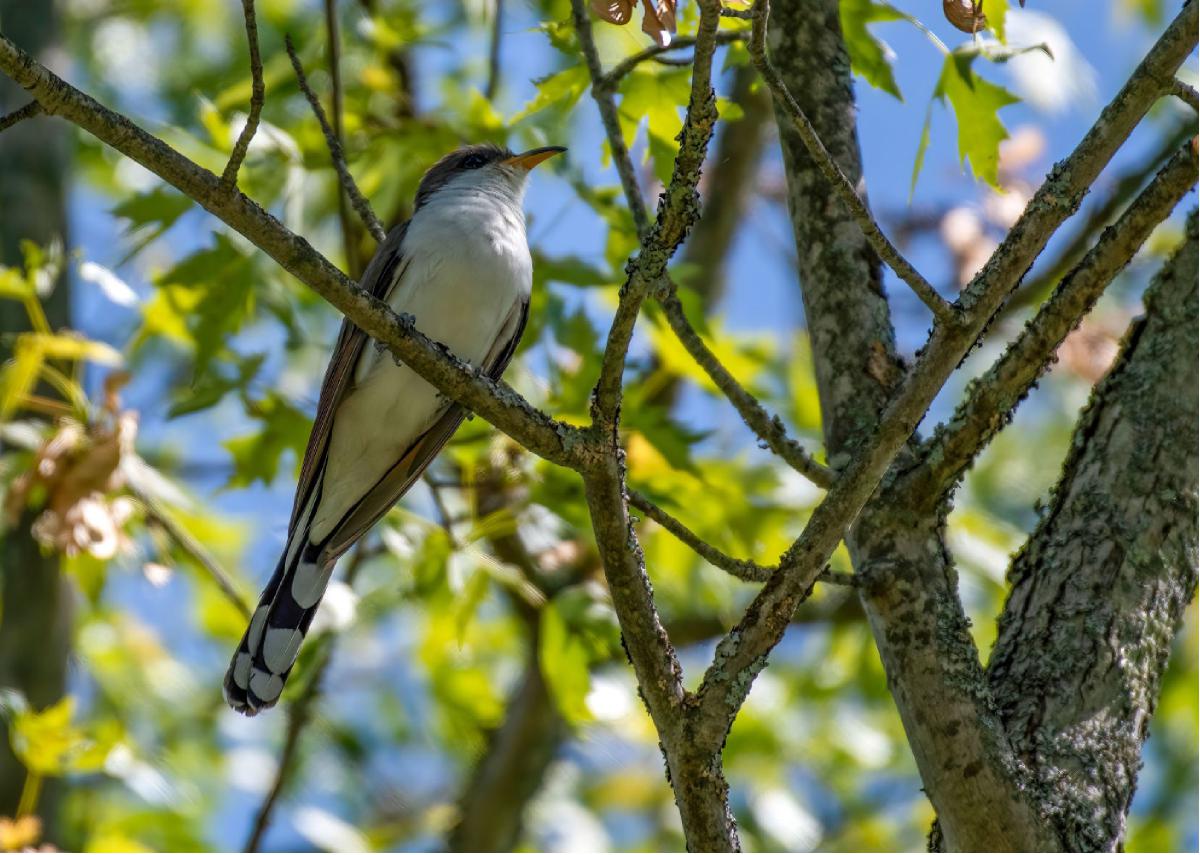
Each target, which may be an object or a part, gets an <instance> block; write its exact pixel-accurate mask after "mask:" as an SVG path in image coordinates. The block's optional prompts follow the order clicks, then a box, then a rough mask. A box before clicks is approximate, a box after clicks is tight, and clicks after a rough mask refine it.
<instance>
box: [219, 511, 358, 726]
mask: <svg viewBox="0 0 1200 855" xmlns="http://www.w3.org/2000/svg"><path fill="white" fill-rule="evenodd" d="M313 492H314V493H316V492H317V491H316V490H314V491H313ZM315 504H316V503H315V502H312V503H310V505H309V507H308V508H307V509H306V510H307V513H305V514H304V516H303V518H302V519H301V520H299V521H298V523H297V525H296V526H295V527H294V528H293V529H292V533H291V536H290V537H289V538H288V543H287V547H286V548H285V549H284V553H283V555H282V556H280V558H279V564H278V565H277V566H276V567H275V573H274V574H273V575H272V576H271V581H270V582H268V583H267V587H266V588H265V589H264V590H263V593H262V597H260V598H259V601H258V608H256V609H255V610H254V616H253V617H251V619H250V626H249V628H247V630H246V634H245V635H243V636H242V641H241V644H239V645H238V648H237V651H236V652H235V653H234V654H233V661H231V662H230V663H229V670H228V671H226V672H225V701H226V703H228V704H229V705H230V706H231V707H233V708H234V709H235V710H237V711H238V712H240V713H243V714H245V715H248V716H252V715H257V714H258V713H259V712H260V711H262V710H265V709H269V708H270V707H273V706H275V703H276V702H277V701H278V700H279V696H280V694H281V693H282V692H283V684H284V682H285V681H286V680H287V678H288V674H289V673H290V672H291V670H292V666H293V665H294V664H296V656H297V654H299V652H300V643H301V642H302V641H303V640H304V634H305V633H306V632H307V631H308V627H309V624H310V623H312V619H313V615H315V614H316V613H317V606H318V605H320V602H321V597H322V596H324V594H325V588H326V587H327V586H328V585H329V577H330V574H331V573H332V572H333V566H334V564H335V563H336V561H337V559H336V558H333V559H329V558H323V557H322V553H323V552H324V550H323V549H322V546H323V544H314V543H310V542H309V538H308V533H309V524H310V521H311V519H312V515H313V514H312V511H313V505H315Z"/></svg>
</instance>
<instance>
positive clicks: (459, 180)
mask: <svg viewBox="0 0 1200 855" xmlns="http://www.w3.org/2000/svg"><path fill="white" fill-rule="evenodd" d="M564 151H566V149H565V148H563V147H562V146H557V145H552V146H545V147H544V148H535V149H530V150H529V151H527V152H523V153H522V154H513V153H512V152H511V151H509V150H508V149H507V148H501V147H500V146H498V145H492V144H491V143H483V144H481V145H468V146H463V147H462V148H460V149H456V150H455V151H452V152H450V154H448V155H446V156H445V157H443V158H442V159H441V160H439V161H438V162H437V163H435V164H434V165H433V166H431V167H430V168H429V171H428V172H426V173H425V177H424V178H422V179H421V184H420V186H418V187H417V203H416V207H417V208H420V207H421V206H422V205H424V204H425V203H426V202H428V201H429V200H430V198H432V197H433V196H434V194H437V193H442V192H448V191H454V190H462V191H468V192H469V191H471V190H474V189H486V190H489V191H491V192H498V193H501V194H503V195H505V196H509V197H511V198H512V199H513V200H514V201H516V202H517V203H518V204H519V203H520V201H521V198H522V196H523V195H524V194H525V183H526V181H527V180H528V179H529V171H530V170H531V169H533V168H534V167H535V166H537V165H538V164H539V163H541V162H542V161H544V160H546V159H548V158H551V157H554V155H556V154H561V153H562V152H564Z"/></svg>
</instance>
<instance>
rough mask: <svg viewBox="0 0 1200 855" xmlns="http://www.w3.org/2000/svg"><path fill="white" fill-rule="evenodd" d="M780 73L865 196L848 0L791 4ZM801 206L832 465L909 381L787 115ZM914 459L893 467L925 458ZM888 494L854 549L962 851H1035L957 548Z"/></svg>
mask: <svg viewBox="0 0 1200 855" xmlns="http://www.w3.org/2000/svg"><path fill="white" fill-rule="evenodd" d="M772 5H773V14H772V17H771V31H770V48H771V56H772V58H773V61H774V63H775V65H776V67H777V69H778V70H779V72H780V73H781V75H782V76H783V78H784V80H785V81H786V83H787V86H788V89H789V90H790V91H791V93H792V95H793V96H794V97H795V98H796V100H797V101H798V102H799V104H800V107H801V108H802V109H803V110H804V112H805V114H806V115H807V116H808V118H809V120H810V121H811V122H812V123H813V126H814V127H815V129H816V131H817V134H818V136H819V137H820V138H821V141H822V142H823V143H824V144H825V147H826V148H827V149H828V150H829V152H830V153H831V154H832V155H833V157H834V159H835V160H836V161H837V163H838V165H839V166H840V167H841V169H842V171H843V172H844V173H845V174H846V176H847V177H848V178H849V179H850V181H851V182H852V183H854V184H855V185H856V186H857V187H858V188H859V192H860V194H863V195H865V193H864V191H863V188H862V164H861V158H860V153H859V146H858V139H857V132H856V122H855V107H854V92H853V88H852V84H851V78H850V62H849V58H848V56H847V54H846V50H845V44H844V42H843V39H842V34H841V24H840V20H839V17H838V3H837V0H786V1H785V0H777V2H775V3H773V4H772ZM780 119H781V120H780V122H779V125H780V135H781V141H782V145H783V152H784V160H785V165H786V167H787V179H788V207H789V211H790V214H791V219H792V226H793V230H794V233H795V238H796V248H797V254H798V260H799V272H800V285H801V291H802V294H803V298H804V308H805V316H806V319H807V322H808V329H809V334H810V336H811V339H812V351H813V360H814V368H815V371H816V378H817V387H818V390H819V394H820V399H821V412H822V417H823V419H824V432H825V442H826V449H827V453H828V456H829V461H830V464H831V465H832V466H833V467H834V468H840V466H841V465H843V464H844V462H845V461H847V460H849V459H850V458H851V456H852V455H853V453H854V451H855V449H856V447H857V445H858V444H859V443H861V442H863V441H865V439H866V438H867V437H869V436H870V435H871V433H872V431H873V430H874V428H875V426H876V425H877V423H878V420H879V415H880V412H881V411H882V409H883V406H884V404H885V403H886V401H887V398H888V395H889V393H890V392H891V391H892V390H893V388H894V387H895V385H896V384H897V382H898V381H899V380H900V378H901V377H902V376H903V372H904V368H903V366H902V364H901V362H900V360H899V358H898V356H897V354H896V348H895V337H894V333H893V329H892V324H891V318H890V315H889V311H888V305H887V301H886V298H885V296H884V294H883V289H882V271H881V267H880V264H879V261H878V259H877V258H876V257H875V254H874V253H873V252H872V251H871V250H870V248H869V247H868V245H867V242H866V238H865V237H864V236H863V234H862V232H861V231H860V229H859V227H858V225H857V224H856V223H855V222H854V220H853V218H852V217H851V215H850V212H849V211H848V210H846V208H845V207H844V206H843V205H842V204H841V203H840V202H839V201H838V200H837V198H836V196H835V195H834V193H833V192H831V189H830V187H829V186H828V183H827V181H826V179H825V177H824V176H823V174H822V173H821V171H820V170H819V169H818V167H817V165H816V163H815V162H814V161H813V160H812V158H811V157H810V155H809V153H808V150H807V148H806V147H805V146H804V144H803V142H802V140H801V139H800V137H799V135H798V134H797V133H796V131H795V130H794V129H793V126H792V124H791V123H790V122H789V121H787V120H786V119H784V118H783V116H782V111H780ZM911 459H912V456H911V446H910V448H909V449H905V450H903V451H901V453H900V455H899V458H898V460H897V462H896V464H895V465H894V466H893V471H895V469H896V468H900V469H902V468H903V467H904V466H905V464H906V461H911ZM889 483H890V482H889V480H888V479H886V478H885V480H884V483H883V485H882V487H881V488H880V491H879V492H877V493H876V496H875V497H874V498H873V499H872V500H871V501H870V502H869V503H868V504H867V505H866V506H865V507H864V509H863V511H862V513H861V514H860V515H859V518H858V521H857V522H856V523H855V525H854V527H853V528H852V529H851V531H850V533H849V536H848V537H847V545H848V547H849V549H850V554H851V558H852V560H853V562H854V567H855V572H856V573H857V574H858V575H859V576H860V578H861V580H862V582H863V587H862V589H861V597H862V603H863V607H864V609H865V611H866V613H867V617H868V620H869V622H870V626H871V630H872V632H873V634H874V636H875V641H876V644H877V646H878V648H879V652H880V655H881V657H882V659H883V663H884V668H885V670H886V671H887V675H888V686H889V688H890V689H891V691H892V695H893V698H894V699H895V702H896V706H897V709H898V711H899V713H900V717H901V720H902V721H903V724H904V729H905V733H906V735H907V737H908V740H909V744H910V746H911V748H912V751H913V755H914V757H915V759H916V761H917V766H918V768H919V770H920V772H921V776H922V780H923V782H924V784H925V791H926V793H927V794H928V796H929V798H930V801H931V802H932V803H933V805H934V808H935V809H936V810H937V812H938V815H939V817H940V818H941V822H942V827H943V832H944V833H945V835H946V839H947V843H948V845H949V846H950V847H951V848H956V849H1021V848H1027V849H1036V848H1039V847H1040V846H1041V845H1042V844H1043V843H1044V842H1045V841H1043V840H1041V839H1039V836H1038V832H1037V826H1038V824H1037V823H1036V822H1034V821H1033V818H1032V816H1031V811H1030V808H1029V806H1028V805H1027V804H1026V803H1025V801H1024V799H1022V798H1021V797H1020V795H1019V792H1018V789H1017V786H1016V784H1015V777H1014V774H1013V773H1014V768H1013V765H1012V763H1011V762H1010V752H1008V750H1007V746H1006V745H1005V740H1004V737H1003V731H1002V729H1001V728H1000V726H999V720H998V719H997V717H996V716H995V714H994V712H993V711H992V709H991V705H990V700H989V696H988V691H987V686H986V682H985V679H984V675H983V669H982V667H981V665H980V663H979V657H978V654H977V652H976V650H975V647H974V644H973V642H972V640H971V636H970V634H969V631H968V627H969V624H968V621H967V618H966V615H965V613H964V611H963V608H962V603H961V601H960V600H959V597H958V581H957V575H956V573H955V571H954V568H953V566H952V562H951V560H950V557H949V555H948V553H947V551H946V549H945V545H944V542H943V538H942V534H943V531H942V529H943V520H942V519H941V518H940V516H939V515H937V514H935V513H920V512H915V511H913V510H912V509H911V506H910V504H909V503H907V502H904V503H901V502H897V501H895V500H894V497H891V496H889V494H888V485H889Z"/></svg>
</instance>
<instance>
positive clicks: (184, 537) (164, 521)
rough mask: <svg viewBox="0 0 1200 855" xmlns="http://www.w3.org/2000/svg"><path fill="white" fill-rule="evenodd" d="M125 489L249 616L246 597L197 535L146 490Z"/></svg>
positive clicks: (236, 606)
mask: <svg viewBox="0 0 1200 855" xmlns="http://www.w3.org/2000/svg"><path fill="white" fill-rule="evenodd" d="M126 489H128V490H129V492H130V493H132V494H133V496H134V498H136V499H137V500H138V501H139V502H141V504H142V507H144V508H145V509H146V516H147V517H149V518H150V519H151V520H153V521H154V522H155V523H157V524H158V525H159V527H161V528H162V530H163V531H164V532H166V533H167V536H168V537H170V538H171V540H173V541H175V545H176V546H178V547H179V548H180V549H182V550H183V551H184V552H185V553H187V555H188V557H190V558H191V559H192V560H193V561H195V562H196V563H197V564H199V565H200V566H201V567H202V568H203V569H204V572H206V573H208V575H209V576H211V577H212V580H213V581H214V582H216V583H217V587H218V588H219V589H220V590H221V593H222V594H224V595H225V598H226V599H227V600H229V602H230V603H232V604H233V607H234V608H236V609H237V610H238V611H239V612H241V614H242V617H244V618H246V620H249V619H250V614H251V610H250V604H249V603H247V602H246V598H245V597H243V596H242V595H241V593H240V592H239V591H238V589H237V588H236V587H235V586H234V584H233V579H231V578H230V577H229V574H228V573H226V572H225V568H223V567H222V566H221V565H220V563H219V562H218V561H217V559H215V558H214V557H213V556H212V553H210V552H209V551H208V550H207V549H205V548H204V545H203V544H202V543H200V541H198V540H196V538H194V537H192V533H191V532H189V531H188V530H187V529H186V528H184V527H183V526H182V525H180V524H179V522H178V521H177V520H176V519H175V517H174V516H172V515H171V513H170V512H169V511H168V510H167V509H166V508H164V507H162V505H161V504H159V502H158V501H157V500H156V499H155V498H154V497H153V496H151V495H150V494H149V493H147V492H146V491H145V490H141V489H139V488H138V487H136V486H135V485H133V484H131V483H126Z"/></svg>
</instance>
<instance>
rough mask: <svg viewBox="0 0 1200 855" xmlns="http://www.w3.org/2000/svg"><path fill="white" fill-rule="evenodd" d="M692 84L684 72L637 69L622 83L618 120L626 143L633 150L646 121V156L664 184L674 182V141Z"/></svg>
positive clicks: (676, 148)
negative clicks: (635, 140) (672, 178)
mask: <svg viewBox="0 0 1200 855" xmlns="http://www.w3.org/2000/svg"><path fill="white" fill-rule="evenodd" d="M689 94H690V81H689V77H688V73H687V71H686V70H685V69H670V70H668V71H647V70H643V69H640V68H639V69H637V70H635V71H633V72H632V73H630V74H628V75H626V77H625V79H624V80H622V81H621V102H620V104H619V105H618V106H617V118H618V122H619V124H620V126H621V136H622V137H624V138H625V144H626V145H627V146H630V147H632V146H633V142H634V139H635V137H636V136H637V132H638V129H639V128H640V127H641V125H642V122H643V120H644V121H645V124H646V140H647V143H648V145H647V146H646V153H647V155H648V157H649V158H650V159H651V161H653V166H654V174H655V176H656V177H657V178H658V180H659V181H661V182H662V183H663V184H666V183H668V182H669V181H670V180H671V171H672V170H673V169H674V167H675V153H676V152H677V151H678V149H679V145H678V143H677V142H676V141H675V138H676V137H677V136H678V135H679V130H680V128H682V127H683V114H682V106H681V105H683V104H686V103H687V101H688V97H689Z"/></svg>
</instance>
